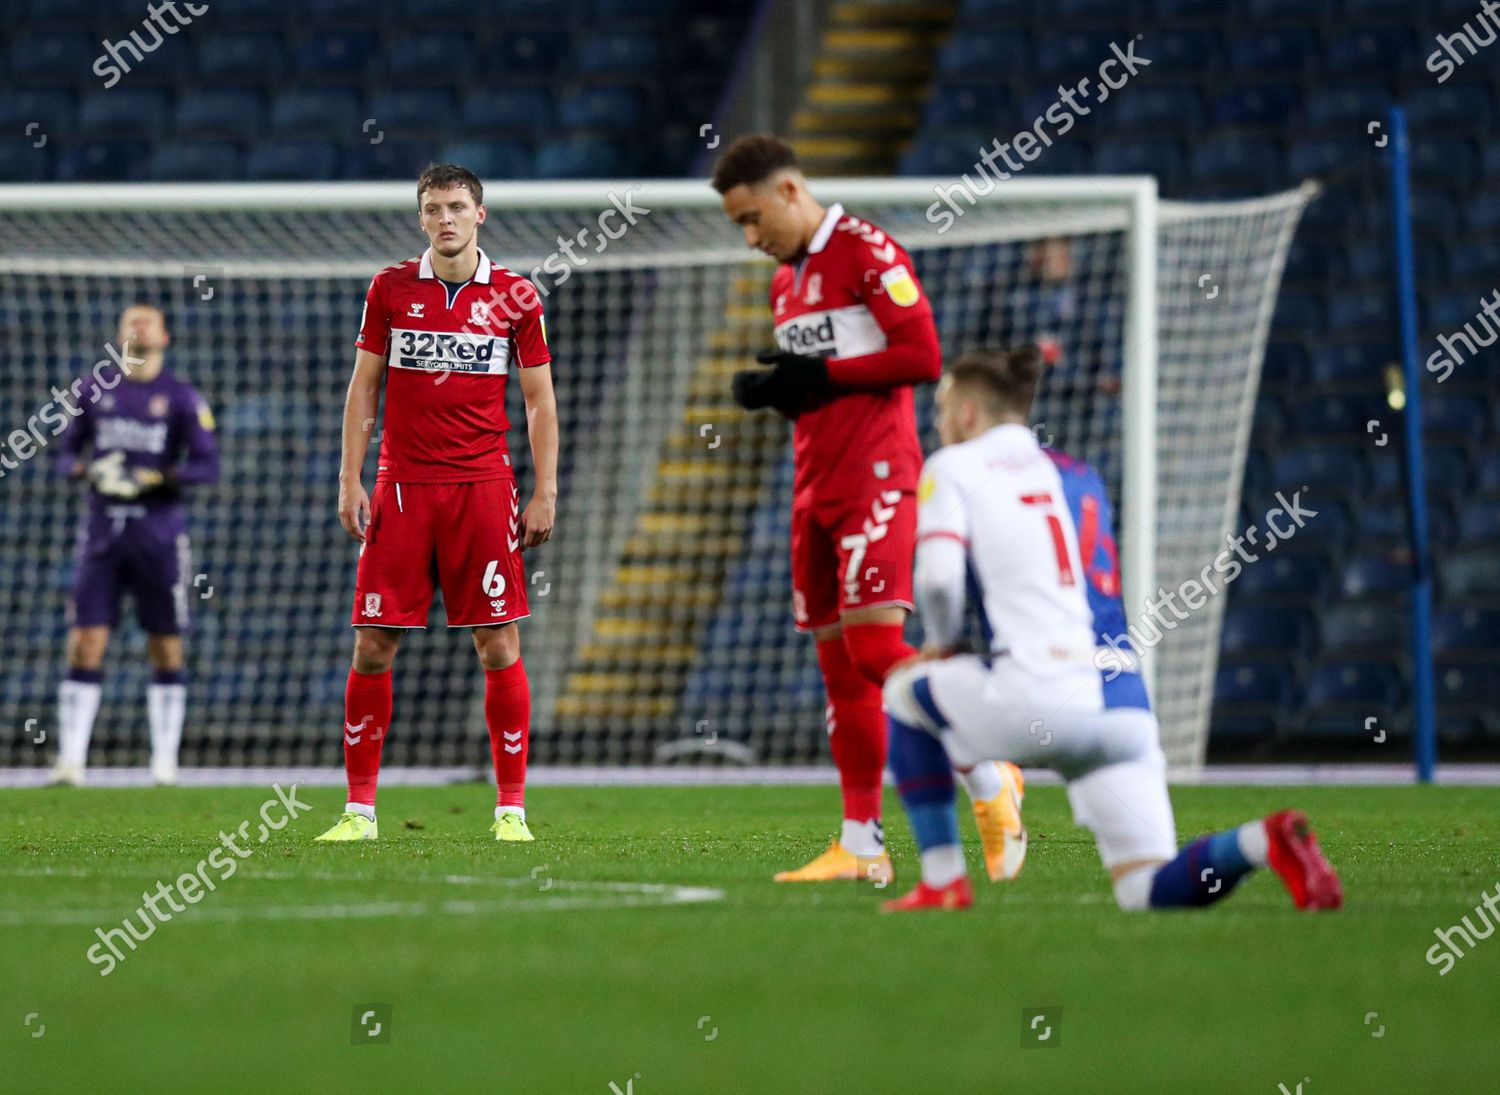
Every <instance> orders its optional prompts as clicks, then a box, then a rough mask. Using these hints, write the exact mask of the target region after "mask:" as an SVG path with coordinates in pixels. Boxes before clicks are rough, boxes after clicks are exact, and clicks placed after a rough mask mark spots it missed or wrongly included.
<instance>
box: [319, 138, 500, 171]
mask: <svg viewBox="0 0 1500 1095" xmlns="http://www.w3.org/2000/svg"><path fill="white" fill-rule="evenodd" d="M436 150H437V146H436V145H435V144H433V143H432V142H431V141H423V140H415V139H413V140H399V139H398V140H391V139H390V138H388V137H385V136H382V137H381V139H380V141H379V142H378V143H375V144H371V143H370V142H369V141H367V140H355V141H354V142H352V143H349V144H345V145H344V146H343V147H342V148H341V150H340V152H339V170H340V174H341V175H342V176H343V177H344V178H346V179H400V180H401V181H403V182H410V181H411V180H412V179H415V178H416V177H417V176H418V175H420V174H421V173H422V172H423V171H424V170H425V169H426V168H427V166H428V165H429V164H432V163H434V162H437V161H436V160H435V158H434V153H435V152H436ZM450 162H451V161H450ZM459 162H461V163H462V162H464V161H459ZM465 166H466V167H469V169H470V170H471V171H472V170H473V167H472V166H471V165H469V164H467V163H465Z"/></svg>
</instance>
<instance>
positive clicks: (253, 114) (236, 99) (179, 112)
mask: <svg viewBox="0 0 1500 1095" xmlns="http://www.w3.org/2000/svg"><path fill="white" fill-rule="evenodd" d="M265 118H266V104H265V99H264V97H263V96H262V95H261V94H260V92H259V91H257V90H255V89H253V88H222V89H220V88H213V89H205V90H203V91H199V92H197V93H196V94H193V95H186V96H182V97H180V98H178V100H177V104H176V111H175V113H174V114H173V118H172V131H173V132H174V133H176V134H177V136H178V137H235V138H238V139H240V140H252V139H254V138H255V136H256V135H257V134H259V133H260V132H262V131H263V129H264V127H265Z"/></svg>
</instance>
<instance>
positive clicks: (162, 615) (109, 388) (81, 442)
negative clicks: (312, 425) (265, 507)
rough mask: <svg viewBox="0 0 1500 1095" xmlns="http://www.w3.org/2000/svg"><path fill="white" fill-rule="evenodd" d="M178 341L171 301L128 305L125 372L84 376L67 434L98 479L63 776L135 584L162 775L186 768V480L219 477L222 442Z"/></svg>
mask: <svg viewBox="0 0 1500 1095" xmlns="http://www.w3.org/2000/svg"><path fill="white" fill-rule="evenodd" d="M171 341H172V339H171V335H170V334H169V333H168V331H167V323H166V317H165V316H164V315H163V314H162V311H161V309H160V308H157V307H155V306H154V305H150V304H133V305H131V306H130V307H129V308H126V309H125V311H124V312H122V313H121V315H120V325H119V331H118V345H119V347H120V357H119V359H118V360H119V361H120V362H121V363H122V365H121V368H120V373H121V374H123V375H115V374H101V373H100V371H99V369H98V368H95V369H94V371H93V372H92V373H91V374H90V375H88V376H87V377H85V378H83V379H82V380H79V381H76V382H75V383H74V385H73V387H72V391H73V393H74V395H75V396H76V397H77V402H78V408H77V410H78V414H77V417H76V418H74V420H73V421H72V422H71V423H70V424H69V426H68V428H67V429H66V430H65V431H63V434H62V437H61V439H60V441H59V445H60V453H61V460H60V469H61V471H62V473H63V474H64V475H66V476H68V477H69V478H73V479H85V480H87V481H88V483H89V486H90V491H89V508H88V513H87V514H86V515H85V517H84V519H83V521H82V523H81V524H80V525H79V530H78V549H77V554H76V556H75V569H74V573H73V590H72V595H71V596H70V598H69V600H68V616H69V625H70V626H69V630H68V651H67V656H68V676H67V679H66V680H64V681H63V682H62V684H61V685H60V686H59V688H58V693H57V712H58V731H59V748H58V758H57V763H56V765H55V767H54V768H53V769H52V781H53V782H54V783H71V784H74V785H75V786H76V785H81V784H82V783H83V782H84V778H85V777H84V769H85V767H86V765H87V760H88V752H89V738H90V737H92V736H93V732H94V718H95V716H96V715H97V714H98V713H99V697H100V694H101V692H102V690H103V685H102V682H103V680H104V670H103V665H104V652H105V649H106V648H107V647H108V646H109V635H110V631H111V629H112V628H114V627H115V625H116V624H117V623H119V619H120V593H121V591H122V590H125V589H129V590H130V591H131V593H132V594H133V595H134V597H135V611H136V618H137V619H138V620H139V621H140V624H141V628H142V630H144V631H145V632H146V653H147V656H148V657H149V658H150V660H151V683H150V684H149V685H148V686H147V688H146V716H147V722H148V725H149V727H150V731H151V775H152V778H154V779H155V780H156V782H157V783H164V784H165V783H174V782H176V780H177V753H178V747H179V746H180V745H181V742H182V724H183V719H184V715H185V712H186V709H187V683H186V676H185V674H184V670H183V647H182V632H183V629H184V628H185V627H186V626H187V617H188V606H187V583H188V582H189V581H190V578H189V577H188V574H189V571H190V570H191V567H190V566H189V561H188V535H187V512H186V507H185V506H184V505H183V488H184V487H186V486H190V485H194V484H204V483H212V482H214V481H215V480H217V479H218V477H219V448H218V442H217V441H216V440H215V437H214V416H213V412H212V411H211V410H209V407H208V404H207V403H205V402H204V401H203V398H202V396H200V395H199V394H198V393H197V392H196V391H195V390H194V389H193V386H192V385H191V384H189V383H188V382H187V381H185V380H183V379H181V378H180V377H178V376H176V375H175V374H174V373H173V372H172V371H171V370H170V369H168V368H167V367H166V365H165V357H164V354H165V351H166V349H167V347H168V346H169V345H170V344H171ZM107 377H108V378H112V380H113V383H111V382H110V379H107Z"/></svg>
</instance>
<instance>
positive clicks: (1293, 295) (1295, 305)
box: [1271, 289, 1324, 335]
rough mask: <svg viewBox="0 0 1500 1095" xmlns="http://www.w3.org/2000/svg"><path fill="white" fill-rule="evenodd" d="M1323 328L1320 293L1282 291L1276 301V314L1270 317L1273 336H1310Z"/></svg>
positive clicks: (1321, 296)
mask: <svg viewBox="0 0 1500 1095" xmlns="http://www.w3.org/2000/svg"><path fill="white" fill-rule="evenodd" d="M1323 326H1324V309H1323V294H1322V293H1299V292H1296V291H1294V290H1291V289H1284V290H1282V293H1281V295H1280V297H1278V298H1277V300H1276V312H1275V314H1273V315H1272V317H1271V330H1272V334H1273V335H1282V334H1290V333H1296V334H1299V335H1306V334H1311V333H1312V332H1314V331H1317V330H1321V329H1322V328H1323Z"/></svg>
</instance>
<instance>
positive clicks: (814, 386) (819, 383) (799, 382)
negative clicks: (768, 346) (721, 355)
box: [755, 350, 833, 400]
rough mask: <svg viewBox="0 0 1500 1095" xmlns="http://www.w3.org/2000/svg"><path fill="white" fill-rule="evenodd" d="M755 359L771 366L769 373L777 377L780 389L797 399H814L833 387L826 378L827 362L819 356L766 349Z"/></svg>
mask: <svg viewBox="0 0 1500 1095" xmlns="http://www.w3.org/2000/svg"><path fill="white" fill-rule="evenodd" d="M755 360H756V361H758V362H760V363H761V364H762V365H770V366H772V369H771V375H772V376H774V377H776V378H777V383H778V384H779V385H780V387H781V390H783V391H785V392H786V393H788V394H789V395H793V396H796V397H798V399H799V400H812V399H816V398H818V397H819V396H822V395H826V394H827V393H828V391H829V389H830V388H832V387H833V382H832V381H831V380H829V379H828V362H826V361H824V360H823V359H822V358H821V357H811V356H809V355H808V354H792V353H787V352H786V351H785V350H766V351H765V352H764V353H760V354H756V355H755Z"/></svg>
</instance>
